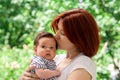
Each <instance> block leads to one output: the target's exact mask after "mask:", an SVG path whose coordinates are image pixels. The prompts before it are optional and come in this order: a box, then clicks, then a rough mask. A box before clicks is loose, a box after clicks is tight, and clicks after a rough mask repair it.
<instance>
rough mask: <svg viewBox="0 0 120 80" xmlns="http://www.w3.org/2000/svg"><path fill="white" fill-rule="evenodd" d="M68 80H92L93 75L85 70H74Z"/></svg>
mask: <svg viewBox="0 0 120 80" xmlns="http://www.w3.org/2000/svg"><path fill="white" fill-rule="evenodd" d="M67 80H92V78H91V75H90V74H89V73H88V72H87V71H86V70H85V69H83V68H79V69H76V70H74V71H73V72H72V73H71V74H70V75H69V76H68V79H67Z"/></svg>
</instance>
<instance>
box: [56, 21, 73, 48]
mask: <svg viewBox="0 0 120 80" xmlns="http://www.w3.org/2000/svg"><path fill="white" fill-rule="evenodd" d="M55 38H56V40H57V42H58V48H59V49H62V50H71V49H73V48H75V46H74V44H73V43H71V41H70V40H69V39H68V38H67V36H66V35H65V33H64V30H63V26H62V20H60V21H59V23H58V30H57V32H56V34H55Z"/></svg>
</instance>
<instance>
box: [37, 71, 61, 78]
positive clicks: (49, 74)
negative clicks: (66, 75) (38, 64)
mask: <svg viewBox="0 0 120 80" xmlns="http://www.w3.org/2000/svg"><path fill="white" fill-rule="evenodd" d="M35 73H36V74H37V76H38V77H40V78H42V79H48V78H51V77H55V76H59V75H60V71H59V70H49V69H35Z"/></svg>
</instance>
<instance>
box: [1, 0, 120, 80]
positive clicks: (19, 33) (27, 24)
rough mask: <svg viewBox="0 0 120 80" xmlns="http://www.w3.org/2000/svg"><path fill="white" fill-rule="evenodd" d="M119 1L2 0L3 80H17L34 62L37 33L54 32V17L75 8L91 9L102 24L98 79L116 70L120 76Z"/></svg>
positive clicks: (96, 57)
mask: <svg viewBox="0 0 120 80" xmlns="http://www.w3.org/2000/svg"><path fill="white" fill-rule="evenodd" d="M119 4H120V1H119V0H0V53H1V54H0V69H1V73H0V80H17V78H18V76H19V75H20V74H21V73H22V72H23V71H24V70H25V68H26V66H27V65H28V63H29V61H30V58H31V56H32V54H31V53H33V52H32V46H33V39H34V36H35V35H36V33H37V32H39V31H42V30H46V31H49V32H51V33H53V31H52V30H51V29H50V23H51V21H52V19H53V18H54V17H55V16H56V15H57V14H59V13H61V12H63V11H65V10H69V9H73V8H84V9H86V10H88V11H89V12H90V13H91V14H92V15H93V16H94V17H95V19H96V21H97V23H98V25H99V27H100V35H101V44H100V48H99V51H98V55H96V56H95V57H93V59H94V60H95V62H96V64H97V67H98V68H97V80H109V79H110V76H111V74H112V73H113V72H114V70H117V71H118V72H119V75H120V56H119V53H120V44H119V43H120V5H119ZM26 48H27V49H26ZM59 53H61V52H59ZM2 72H4V73H2ZM118 78H119V77H118ZM117 80H120V79H117Z"/></svg>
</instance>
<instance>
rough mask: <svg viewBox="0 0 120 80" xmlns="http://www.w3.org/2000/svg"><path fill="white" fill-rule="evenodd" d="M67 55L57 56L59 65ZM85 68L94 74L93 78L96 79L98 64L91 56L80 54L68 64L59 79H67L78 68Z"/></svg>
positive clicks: (56, 59)
mask: <svg viewBox="0 0 120 80" xmlns="http://www.w3.org/2000/svg"><path fill="white" fill-rule="evenodd" d="M65 56H66V55H63V54H60V55H57V56H56V57H55V61H56V63H57V65H58V64H59V63H60V61H62V60H63V59H64V58H65ZM78 68H84V69H85V70H86V71H88V72H89V74H90V75H91V76H92V80H96V65H95V63H94V62H93V61H92V59H91V58H89V57H87V56H85V55H83V54H80V55H78V56H77V57H76V58H75V59H73V60H72V61H71V62H70V63H69V64H68V66H66V67H65V68H64V69H63V70H62V71H61V75H60V76H59V77H58V79H57V80H67V77H68V75H69V74H70V73H71V72H72V71H74V70H76V69H78Z"/></svg>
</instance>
